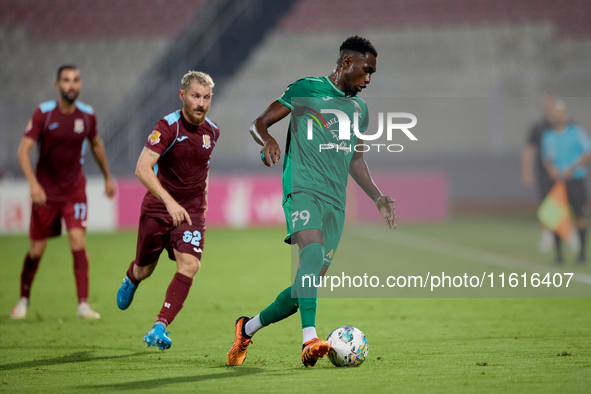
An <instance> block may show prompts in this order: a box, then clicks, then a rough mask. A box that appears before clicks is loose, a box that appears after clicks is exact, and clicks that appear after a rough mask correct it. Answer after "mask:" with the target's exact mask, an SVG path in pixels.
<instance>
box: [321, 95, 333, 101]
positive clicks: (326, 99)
mask: <svg viewBox="0 0 591 394" xmlns="http://www.w3.org/2000/svg"><path fill="white" fill-rule="evenodd" d="M322 100H324V101H328V100H332V97H330V96H326V97H322Z"/></svg>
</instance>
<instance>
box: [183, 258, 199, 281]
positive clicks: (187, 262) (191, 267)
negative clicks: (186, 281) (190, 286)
mask: <svg viewBox="0 0 591 394" xmlns="http://www.w3.org/2000/svg"><path fill="white" fill-rule="evenodd" d="M199 268H201V262H200V261H199V259H197V258H187V259H182V260H181V261H180V262H179V264H178V271H179V273H181V274H183V275H185V276H188V277H190V278H193V277H194V276H195V275H197V272H198V271H199Z"/></svg>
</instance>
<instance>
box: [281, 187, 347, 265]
mask: <svg viewBox="0 0 591 394" xmlns="http://www.w3.org/2000/svg"><path fill="white" fill-rule="evenodd" d="M283 212H284V213H285V222H286V225H287V237H285V243H287V244H290V245H293V244H295V243H296V239H295V237H294V238H293V239H292V237H291V236H292V235H293V234H295V233H297V232H298V231H302V230H321V231H322V235H323V237H324V250H325V252H326V254H325V255H324V265H326V266H330V263H332V259H333V257H334V255H335V253H336V251H337V247H338V246H339V242H340V241H341V235H342V233H343V226H344V225H345V211H342V210H340V209H338V208H336V207H335V206H334V205H332V204H330V203H328V202H325V201H323V200H320V199H318V198H316V197H314V196H313V195H311V194H308V193H303V192H298V193H292V194H290V195H289V196H288V197H287V199H286V200H285V202H284V203H283Z"/></svg>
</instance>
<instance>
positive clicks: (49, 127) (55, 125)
mask: <svg viewBox="0 0 591 394" xmlns="http://www.w3.org/2000/svg"><path fill="white" fill-rule="evenodd" d="M59 125H60V124H59V122H53V123H52V124H50V125H49V126H47V128H48V129H49V130H55V129H57V127H58V126H59Z"/></svg>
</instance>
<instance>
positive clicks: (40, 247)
mask: <svg viewBox="0 0 591 394" xmlns="http://www.w3.org/2000/svg"><path fill="white" fill-rule="evenodd" d="M46 246H47V240H43V241H31V246H30V248H29V257H30V258H32V259H40V258H41V257H42V256H43V252H45V247H46Z"/></svg>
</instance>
